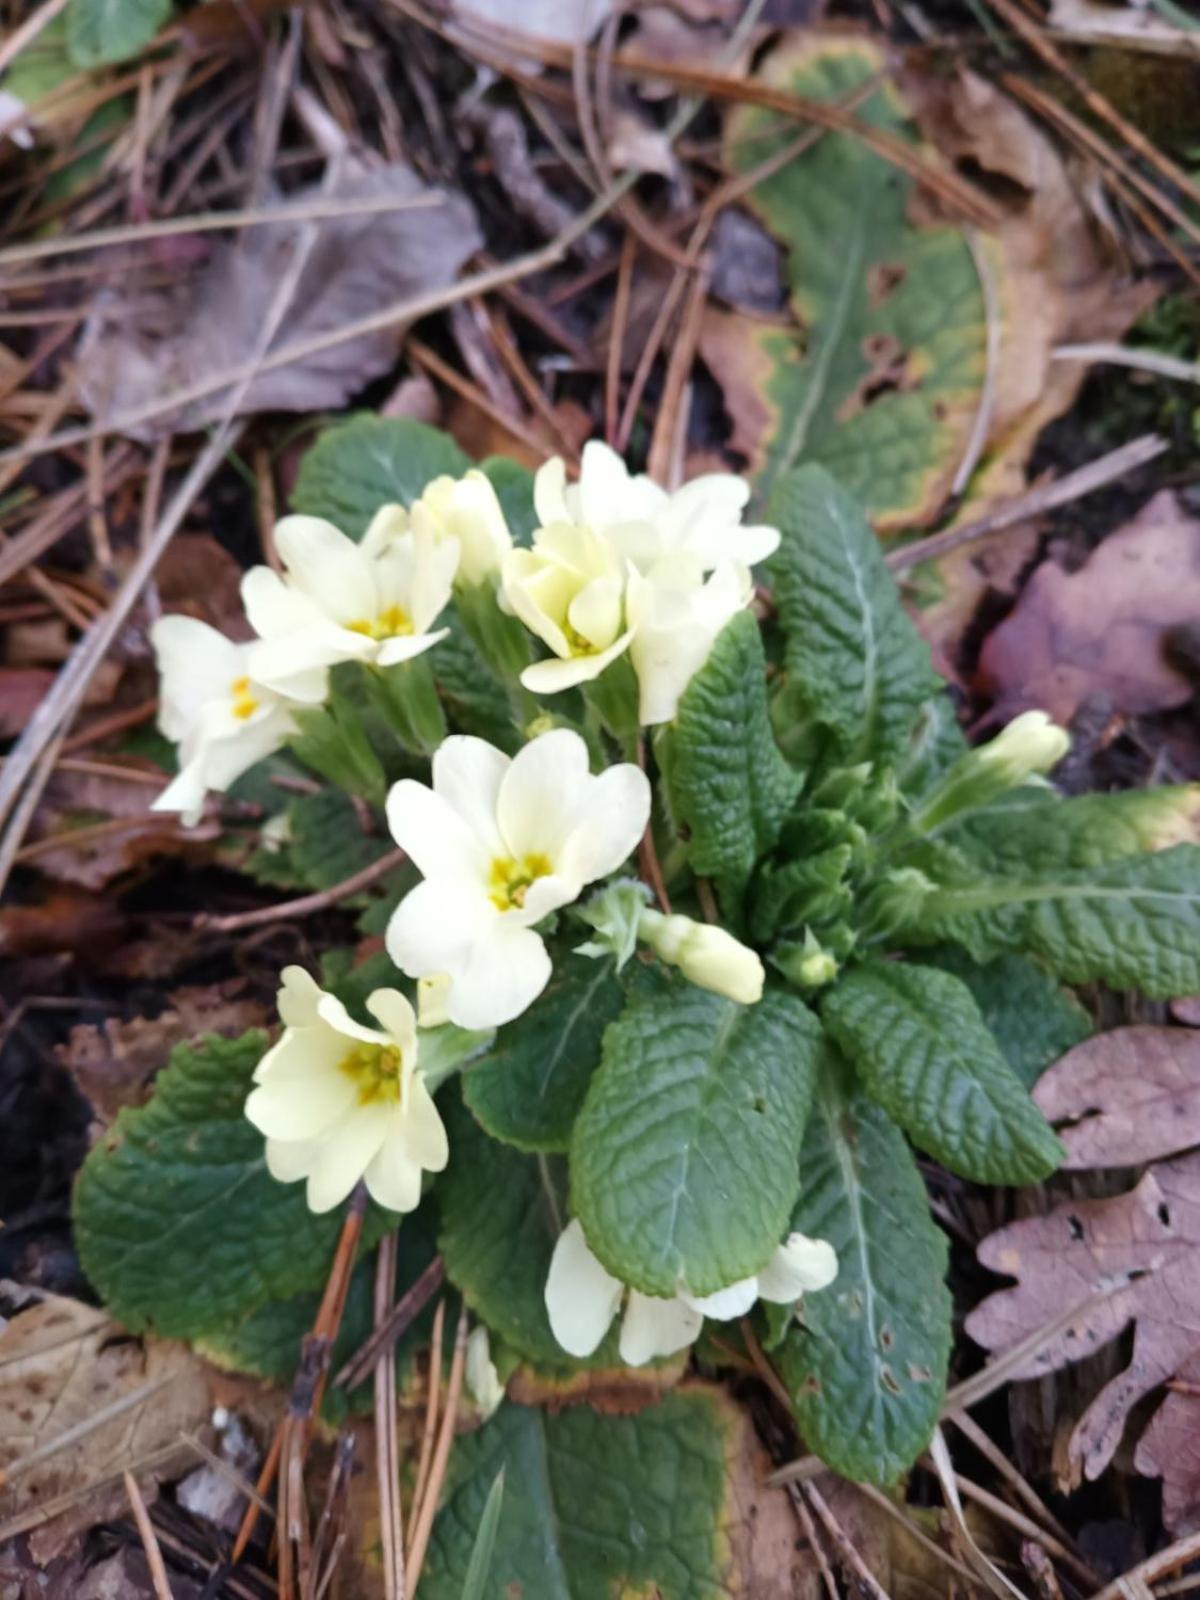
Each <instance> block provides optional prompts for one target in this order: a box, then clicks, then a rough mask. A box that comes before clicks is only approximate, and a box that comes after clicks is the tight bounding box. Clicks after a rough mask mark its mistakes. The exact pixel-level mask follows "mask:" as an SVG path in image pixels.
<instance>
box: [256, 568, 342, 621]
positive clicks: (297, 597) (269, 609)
mask: <svg viewBox="0 0 1200 1600" xmlns="http://www.w3.org/2000/svg"><path fill="white" fill-rule="evenodd" d="M242 604H243V606H245V608H246V617H247V619H248V621H249V623H250V626H251V627H252V628H253V629H254V631H255V633H256V634H258V636H259V638H260V639H277V638H279V637H281V636H282V635H286V634H289V633H298V632H301V631H302V630H304V629H305V628H311V627H312V626H313V625H314V624H317V623H322V622H325V621H326V620H327V619H326V615H325V612H324V610H323V609H322V607H321V605H320V602H319V601H317V600H314V599H313V598H312V596H311V595H307V594H305V593H304V592H303V591H302V590H300V589H296V588H293V587H292V586H291V585H290V584H287V583H285V582H284V581H283V579H282V578H281V577H280V576H279V574H278V573H277V572H272V571H271V568H270V567H251V569H250V571H249V572H248V573H247V574H246V575H245V577H244V578H243V579H242Z"/></svg>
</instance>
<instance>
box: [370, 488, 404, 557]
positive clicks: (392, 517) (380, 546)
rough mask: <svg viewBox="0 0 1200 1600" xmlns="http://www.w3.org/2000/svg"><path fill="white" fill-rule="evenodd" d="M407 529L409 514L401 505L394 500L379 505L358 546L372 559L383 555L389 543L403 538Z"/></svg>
mask: <svg viewBox="0 0 1200 1600" xmlns="http://www.w3.org/2000/svg"><path fill="white" fill-rule="evenodd" d="M408 531H409V515H408V512H407V511H406V510H405V509H404V507H403V506H401V505H396V504H395V502H393V503H392V504H390V505H386V506H380V508H379V510H378V511H377V512H376V513H375V515H374V516H373V517H372V518H371V520H370V522H369V523H368V524H367V531H366V533H364V534H363V536H362V538H361V539H360V540H359V544H358V547H359V549H360V550H361V551H362V553H363V554H364V555H365V556H370V557H371V558H372V559H374V558H375V557H376V556H381V555H383V553H384V552H385V551H386V550H387V548H388V546H389V545H391V544H393V543H394V542H395V541H396V540H397V539H401V538H403V537H404V535H405V534H406V533H407V532H408Z"/></svg>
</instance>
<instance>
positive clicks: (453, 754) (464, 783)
mask: <svg viewBox="0 0 1200 1600" xmlns="http://www.w3.org/2000/svg"><path fill="white" fill-rule="evenodd" d="M510 765H511V762H510V760H509V758H508V756H506V755H505V754H504V752H503V750H497V749H496V747H495V745H491V744H488V742H487V740H486V739H473V738H470V737H469V736H468V735H466V734H452V735H451V736H450V738H448V739H443V741H442V743H441V744H440V745H439V746H438V748H437V750H436V751H435V752H434V756H433V787H434V790H435V791H436V793H437V794H438V795H439V796H440V797H441V798H442V799H443V800H445V801H446V802H447V803H448V804H449V805H451V806H453V808H454V810H455V811H456V812H457V813H458V815H459V816H460V817H461V818H462V819H463V821H464V822H465V823H466V824H467V826H468V827H469V828H470V830H471V832H472V833H473V834H474V836H475V838H476V839H477V840H478V841H479V843H480V846H481V847H482V849H484V850H485V851H486V852H487V854H488V856H489V858H491V857H494V856H497V855H500V854H502V853H503V844H502V840H501V835H500V830H499V828H498V827H497V823H496V806H497V801H498V797H499V794H500V785H501V783H502V781H503V779H504V774H505V773H506V772H507V771H508V769H509V767H510ZM414 859H416V858H415V857H414ZM422 870H424V869H422Z"/></svg>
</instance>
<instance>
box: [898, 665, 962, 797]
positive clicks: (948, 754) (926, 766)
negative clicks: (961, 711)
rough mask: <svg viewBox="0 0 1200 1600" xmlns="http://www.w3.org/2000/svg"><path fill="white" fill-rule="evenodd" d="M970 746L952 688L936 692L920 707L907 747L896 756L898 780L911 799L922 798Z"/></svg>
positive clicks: (903, 791)
mask: <svg viewBox="0 0 1200 1600" xmlns="http://www.w3.org/2000/svg"><path fill="white" fill-rule="evenodd" d="M966 749H967V741H966V739H965V738H964V737H963V732H962V729H961V728H960V727H959V725H958V718H957V716H956V715H955V711H954V702H953V700H952V699H951V698H950V691H949V690H948V689H945V690H943V691H942V692H941V693H940V694H935V695H934V696H933V697H932V699H929V700H927V701H926V702H925V704H924V705H923V706H922V707H921V709H920V711H919V712H918V713H917V720H916V722H915V723H914V724H913V726H912V728H911V730H910V732H909V737H908V748H907V749H906V750H905V751H903V752H902V753H901V754H900V755H898V756H897V757H896V783H897V786H898V787H899V789H900V792H901V793H902V794H904V795H907V796H908V797H909V798H910V799H911V800H913V801H917V800H920V799H921V798H922V797H923V796H924V795H925V794H926V793H927V792H928V790H929V789H931V788H932V787H933V785H934V784H935V783H936V782H937V780H938V779H939V778H940V777H941V775H942V773H943V772H945V771H946V769H947V768H948V767H952V766H953V765H954V763H955V762H956V761H957V760H958V758H959V756H961V755H963V754H964V753H965V752H966Z"/></svg>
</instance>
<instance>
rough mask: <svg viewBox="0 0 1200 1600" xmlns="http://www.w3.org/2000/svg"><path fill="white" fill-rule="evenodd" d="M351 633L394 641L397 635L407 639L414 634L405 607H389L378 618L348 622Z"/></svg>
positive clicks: (411, 622)
mask: <svg viewBox="0 0 1200 1600" xmlns="http://www.w3.org/2000/svg"><path fill="white" fill-rule="evenodd" d="M346 626H347V627H348V628H349V630H350V632H351V633H361V634H363V635H365V637H366V638H368V639H394V638H395V637H396V636H397V634H402V635H404V636H405V637H406V638H407V637H408V636H409V635H410V634H411V633H412V632H413V620H412V618H411V617H410V616H409V614H408V612H407V611H405V609H404V607H403V606H387V607H386V608H385V609H384V610H383V611H381V612H380V613H379V615H378V616H377V617H373V618H371V619H370V620H365V619H364V620H363V621H361V622H348V623H347V624H346Z"/></svg>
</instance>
